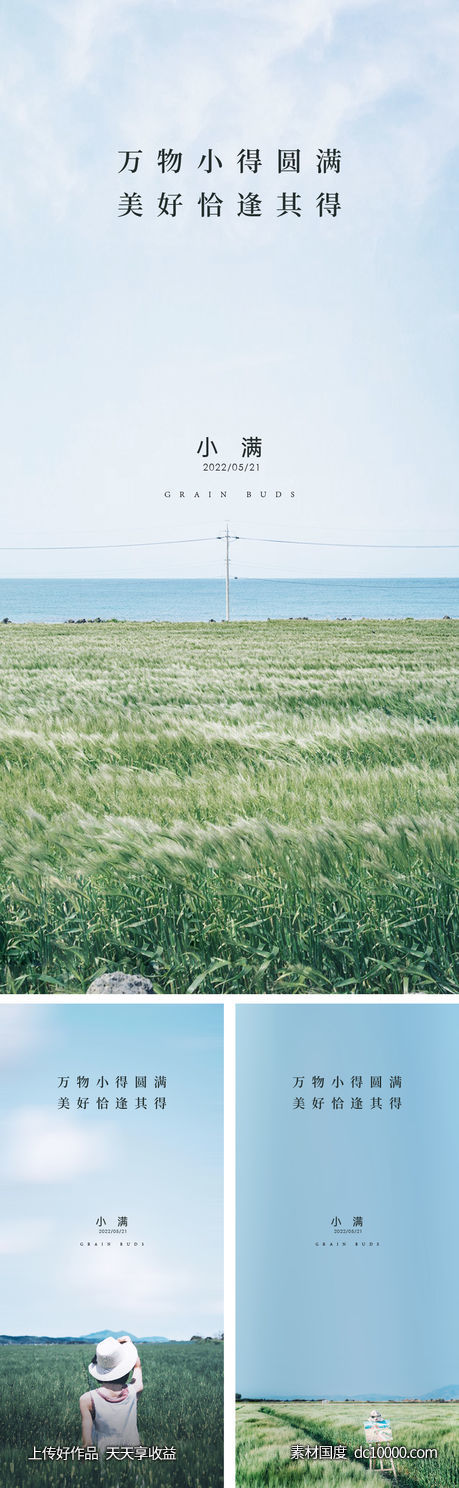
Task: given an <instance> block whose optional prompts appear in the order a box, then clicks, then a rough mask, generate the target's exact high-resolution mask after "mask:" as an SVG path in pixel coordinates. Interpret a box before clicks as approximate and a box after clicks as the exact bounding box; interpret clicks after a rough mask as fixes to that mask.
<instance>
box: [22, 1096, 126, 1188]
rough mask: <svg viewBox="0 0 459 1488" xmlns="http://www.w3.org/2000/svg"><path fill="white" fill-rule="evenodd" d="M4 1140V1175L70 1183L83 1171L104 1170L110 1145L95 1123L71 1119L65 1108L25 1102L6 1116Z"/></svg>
mask: <svg viewBox="0 0 459 1488" xmlns="http://www.w3.org/2000/svg"><path fill="white" fill-rule="evenodd" d="M5 1125H6V1135H5V1138H4V1142H3V1150H4V1162H5V1169H4V1172H5V1176H6V1177H7V1178H9V1179H10V1181H13V1182H17V1183H71V1182H72V1180H73V1179H74V1178H76V1177H79V1176H81V1175H82V1174H84V1173H93V1172H97V1171H100V1170H104V1171H106V1169H107V1167H108V1166H111V1165H112V1161H113V1157H112V1154H113V1150H114V1149H113V1148H111V1147H110V1142H109V1139H108V1135H107V1134H106V1133H102V1132H100V1131H99V1129H98V1128H97V1127H96V1125H95V1123H94V1122H92V1123H88V1124H87V1123H86V1122H84V1123H82V1124H81V1125H79V1124H78V1122H76V1121H74V1120H72V1117H69V1113H68V1112H67V1111H59V1112H58V1111H57V1110H56V1111H53V1110H51V1109H49V1108H46V1107H43V1106H26V1107H24V1108H23V1109H21V1110H19V1111H15V1112H13V1113H12V1114H11V1116H10V1117H9V1118H8V1120H7V1122H6V1123H5Z"/></svg>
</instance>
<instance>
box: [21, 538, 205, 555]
mask: <svg viewBox="0 0 459 1488" xmlns="http://www.w3.org/2000/svg"><path fill="white" fill-rule="evenodd" d="M200 542H215V538H214V537H163V538H154V539H153V540H152V541H151V542H120V543H40V544H38V545H30V544H27V545H26V546H25V547H22V546H19V545H17V546H15V547H2V546H1V544H0V553H83V552H84V553H87V552H89V551H91V552H95V551H98V552H100V550H101V549H104V551H105V550H108V549H109V548H168V547H175V545H176V544H177V543H200Z"/></svg>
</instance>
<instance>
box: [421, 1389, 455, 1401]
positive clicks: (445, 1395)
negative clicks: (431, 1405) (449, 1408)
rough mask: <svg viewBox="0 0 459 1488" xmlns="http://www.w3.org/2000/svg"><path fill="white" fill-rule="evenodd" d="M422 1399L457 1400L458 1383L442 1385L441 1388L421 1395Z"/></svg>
mask: <svg viewBox="0 0 459 1488" xmlns="http://www.w3.org/2000/svg"><path fill="white" fill-rule="evenodd" d="M422 1398H423V1400H459V1385H442V1387H441V1390H432V1391H431V1393H430V1395H423V1397H422Z"/></svg>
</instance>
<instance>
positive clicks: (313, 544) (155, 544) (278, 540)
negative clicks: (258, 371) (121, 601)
mask: <svg viewBox="0 0 459 1488" xmlns="http://www.w3.org/2000/svg"><path fill="white" fill-rule="evenodd" d="M225 536H226V534H225ZM219 540H220V539H219V538H215V537H165V538H153V539H151V540H148V541H140V542H118V543H39V544H29V543H27V544H25V545H21V544H15V545H12V546H10V545H6V546H3V545H2V544H0V552H1V553H83V552H84V553H87V552H101V551H103V552H108V551H110V550H114V549H119V548H167V547H177V546H179V545H180V544H183V543H206V542H216V541H219ZM237 540H238V541H239V542H248V543H275V544H279V545H280V544H282V545H287V546H288V547H295V548H368V549H375V550H377V551H378V552H381V551H383V550H386V549H390V550H391V551H397V552H407V551H416V552H421V551H422V552H436V551H446V552H448V551H451V550H453V549H456V548H459V543H450V542H448V543H362V542H330V541H329V540H328V539H327V540H324V541H322V540H320V539H317V538H303V537H242V538H238V539H237ZM230 541H235V538H231V537H230Z"/></svg>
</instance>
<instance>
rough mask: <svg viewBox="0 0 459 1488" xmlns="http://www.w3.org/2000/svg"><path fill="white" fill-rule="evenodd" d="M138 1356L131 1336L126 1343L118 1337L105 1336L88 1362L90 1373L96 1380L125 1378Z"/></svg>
mask: <svg viewBox="0 0 459 1488" xmlns="http://www.w3.org/2000/svg"><path fill="white" fill-rule="evenodd" d="M136 1358H137V1349H136V1346H135V1343H132V1340H131V1339H130V1338H128V1339H127V1342H126V1343H119V1342H118V1339H117V1338H103V1339H102V1343H98V1345H97V1348H96V1352H95V1355H94V1358H93V1359H92V1360H91V1363H90V1364H88V1369H89V1373H90V1374H92V1376H93V1378H94V1379H96V1380H116V1379H123V1376H124V1375H125V1374H130V1372H131V1369H133V1368H134V1364H135V1361H136Z"/></svg>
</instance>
